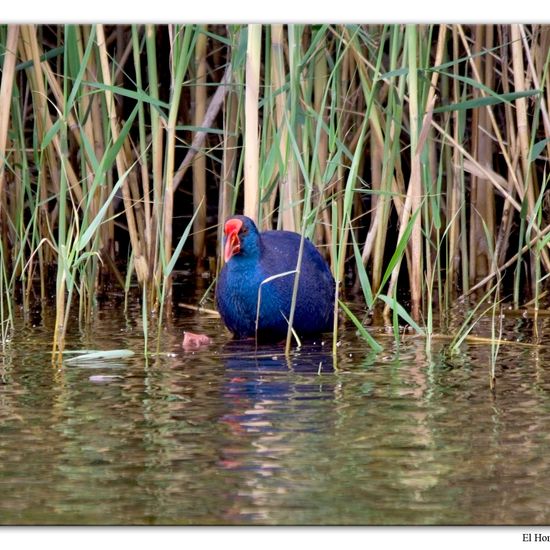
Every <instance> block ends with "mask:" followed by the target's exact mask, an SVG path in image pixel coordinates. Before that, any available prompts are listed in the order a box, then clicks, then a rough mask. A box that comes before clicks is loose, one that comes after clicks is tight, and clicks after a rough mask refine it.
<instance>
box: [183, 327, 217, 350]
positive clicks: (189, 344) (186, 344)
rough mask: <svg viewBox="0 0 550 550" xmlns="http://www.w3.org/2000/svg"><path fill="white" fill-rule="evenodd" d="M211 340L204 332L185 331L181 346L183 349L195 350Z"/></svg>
mask: <svg viewBox="0 0 550 550" xmlns="http://www.w3.org/2000/svg"><path fill="white" fill-rule="evenodd" d="M211 341H212V339H211V338H210V337H208V336H206V334H194V333H193V332H187V331H185V332H184V333H183V342H182V343H181V347H182V348H183V349H184V350H185V351H190V350H196V349H199V348H201V347H203V346H207V345H208V344H210V342H211Z"/></svg>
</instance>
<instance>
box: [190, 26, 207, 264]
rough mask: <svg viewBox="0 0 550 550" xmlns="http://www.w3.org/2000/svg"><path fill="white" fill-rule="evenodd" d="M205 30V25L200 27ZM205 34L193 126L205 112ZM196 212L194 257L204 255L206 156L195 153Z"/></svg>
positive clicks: (200, 47)
mask: <svg viewBox="0 0 550 550" xmlns="http://www.w3.org/2000/svg"><path fill="white" fill-rule="evenodd" d="M202 29H203V30H206V27H202ZM206 39H207V37H206V34H205V33H204V32H201V33H200V34H199V36H198V38H197V44H196V46H195V65H196V70H197V75H196V82H195V88H194V96H195V112H194V115H193V118H194V124H195V126H199V125H200V124H202V121H203V119H204V115H205V114H206ZM197 210H198V212H197V214H196V216H195V220H194V221H193V254H194V255H195V257H196V258H203V257H204V255H205V252H206V250H205V231H206V157H205V156H204V154H201V155H196V156H195V158H194V159H193V211H194V212H196V211H197Z"/></svg>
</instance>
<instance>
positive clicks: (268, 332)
mask: <svg viewBox="0 0 550 550" xmlns="http://www.w3.org/2000/svg"><path fill="white" fill-rule="evenodd" d="M224 232H225V249H224V250H225V253H224V255H225V265H224V267H223V269H222V270H221V273H220V277H219V280H218V286H217V289H216V304H217V306H218V311H219V312H220V315H221V317H222V320H223V321H224V323H225V324H226V326H227V328H228V329H229V330H230V331H231V332H232V333H233V335H234V336H235V338H246V337H253V336H256V335H257V336H258V337H259V338H262V339H270V340H273V339H277V338H282V337H284V336H285V335H286V333H287V330H288V321H287V320H288V319H289V315H290V306H291V302H292V292H293V288H294V277H295V273H291V274H287V275H282V276H280V277H274V276H276V275H279V274H283V273H287V272H289V271H294V270H296V268H297V260H298V251H299V249H300V239H301V237H300V235H299V234H298V233H293V232H292V231H264V232H262V233H260V232H259V231H258V229H257V227H256V225H255V224H254V222H253V221H252V220H251V219H250V218H248V217H246V216H233V217H232V218H229V219H228V220H227V221H226V223H225V228H224ZM258 296H260V308H259V316H258V315H257V313H258ZM333 315H334V278H333V277H332V274H331V272H330V269H329V267H328V265H327V263H326V262H325V260H324V259H323V257H322V256H321V254H320V253H319V252H318V250H317V249H316V248H315V246H313V244H312V243H311V242H310V241H309V240H307V239H305V240H304V248H303V255H302V264H301V269H300V280H299V284H298V295H297V299H296V309H295V312H294V322H293V328H294V330H295V331H296V332H297V333H298V334H299V335H308V334H309V335H311V334H318V333H321V332H326V331H330V330H332V322H333ZM257 317H258V326H257V333H256V318H257Z"/></svg>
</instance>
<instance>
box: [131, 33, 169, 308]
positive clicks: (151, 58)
mask: <svg viewBox="0 0 550 550" xmlns="http://www.w3.org/2000/svg"><path fill="white" fill-rule="evenodd" d="M145 44H146V55H147V81H148V84H149V94H150V95H151V97H152V98H153V99H155V100H158V99H159V83H158V74H157V70H156V67H157V55H156V27H155V25H145ZM136 63H139V58H138V59H136ZM149 120H150V124H151V172H152V177H153V204H152V209H151V210H152V212H151V222H150V224H149V231H150V233H149V234H148V236H147V247H148V258H149V270H150V271H149V272H150V273H152V274H154V275H153V277H154V280H155V281H159V280H160V278H161V265H160V262H159V254H158V250H157V249H158V246H159V245H158V242H159V237H158V235H159V226H160V224H161V223H162V193H163V163H164V152H163V144H164V132H163V131H162V129H161V123H160V113H159V112H158V110H157V109H155V108H154V107H153V106H152V105H151V106H150V107H149ZM151 299H152V301H154V300H153V296H152V297H151Z"/></svg>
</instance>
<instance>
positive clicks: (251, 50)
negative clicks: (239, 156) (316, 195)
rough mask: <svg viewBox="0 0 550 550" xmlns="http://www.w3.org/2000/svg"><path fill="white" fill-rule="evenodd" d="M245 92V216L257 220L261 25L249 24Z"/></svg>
mask: <svg viewBox="0 0 550 550" xmlns="http://www.w3.org/2000/svg"><path fill="white" fill-rule="evenodd" d="M247 32H248V44H247V50H246V89H245V134H244V138H245V148H244V214H245V216H248V217H249V218H251V219H253V220H254V221H256V222H257V221H258V206H259V191H258V187H259V158H258V157H259V151H260V142H259V139H258V100H259V95H260V57H261V47H262V42H261V40H262V26H261V25H258V24H254V25H248V30H247Z"/></svg>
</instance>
